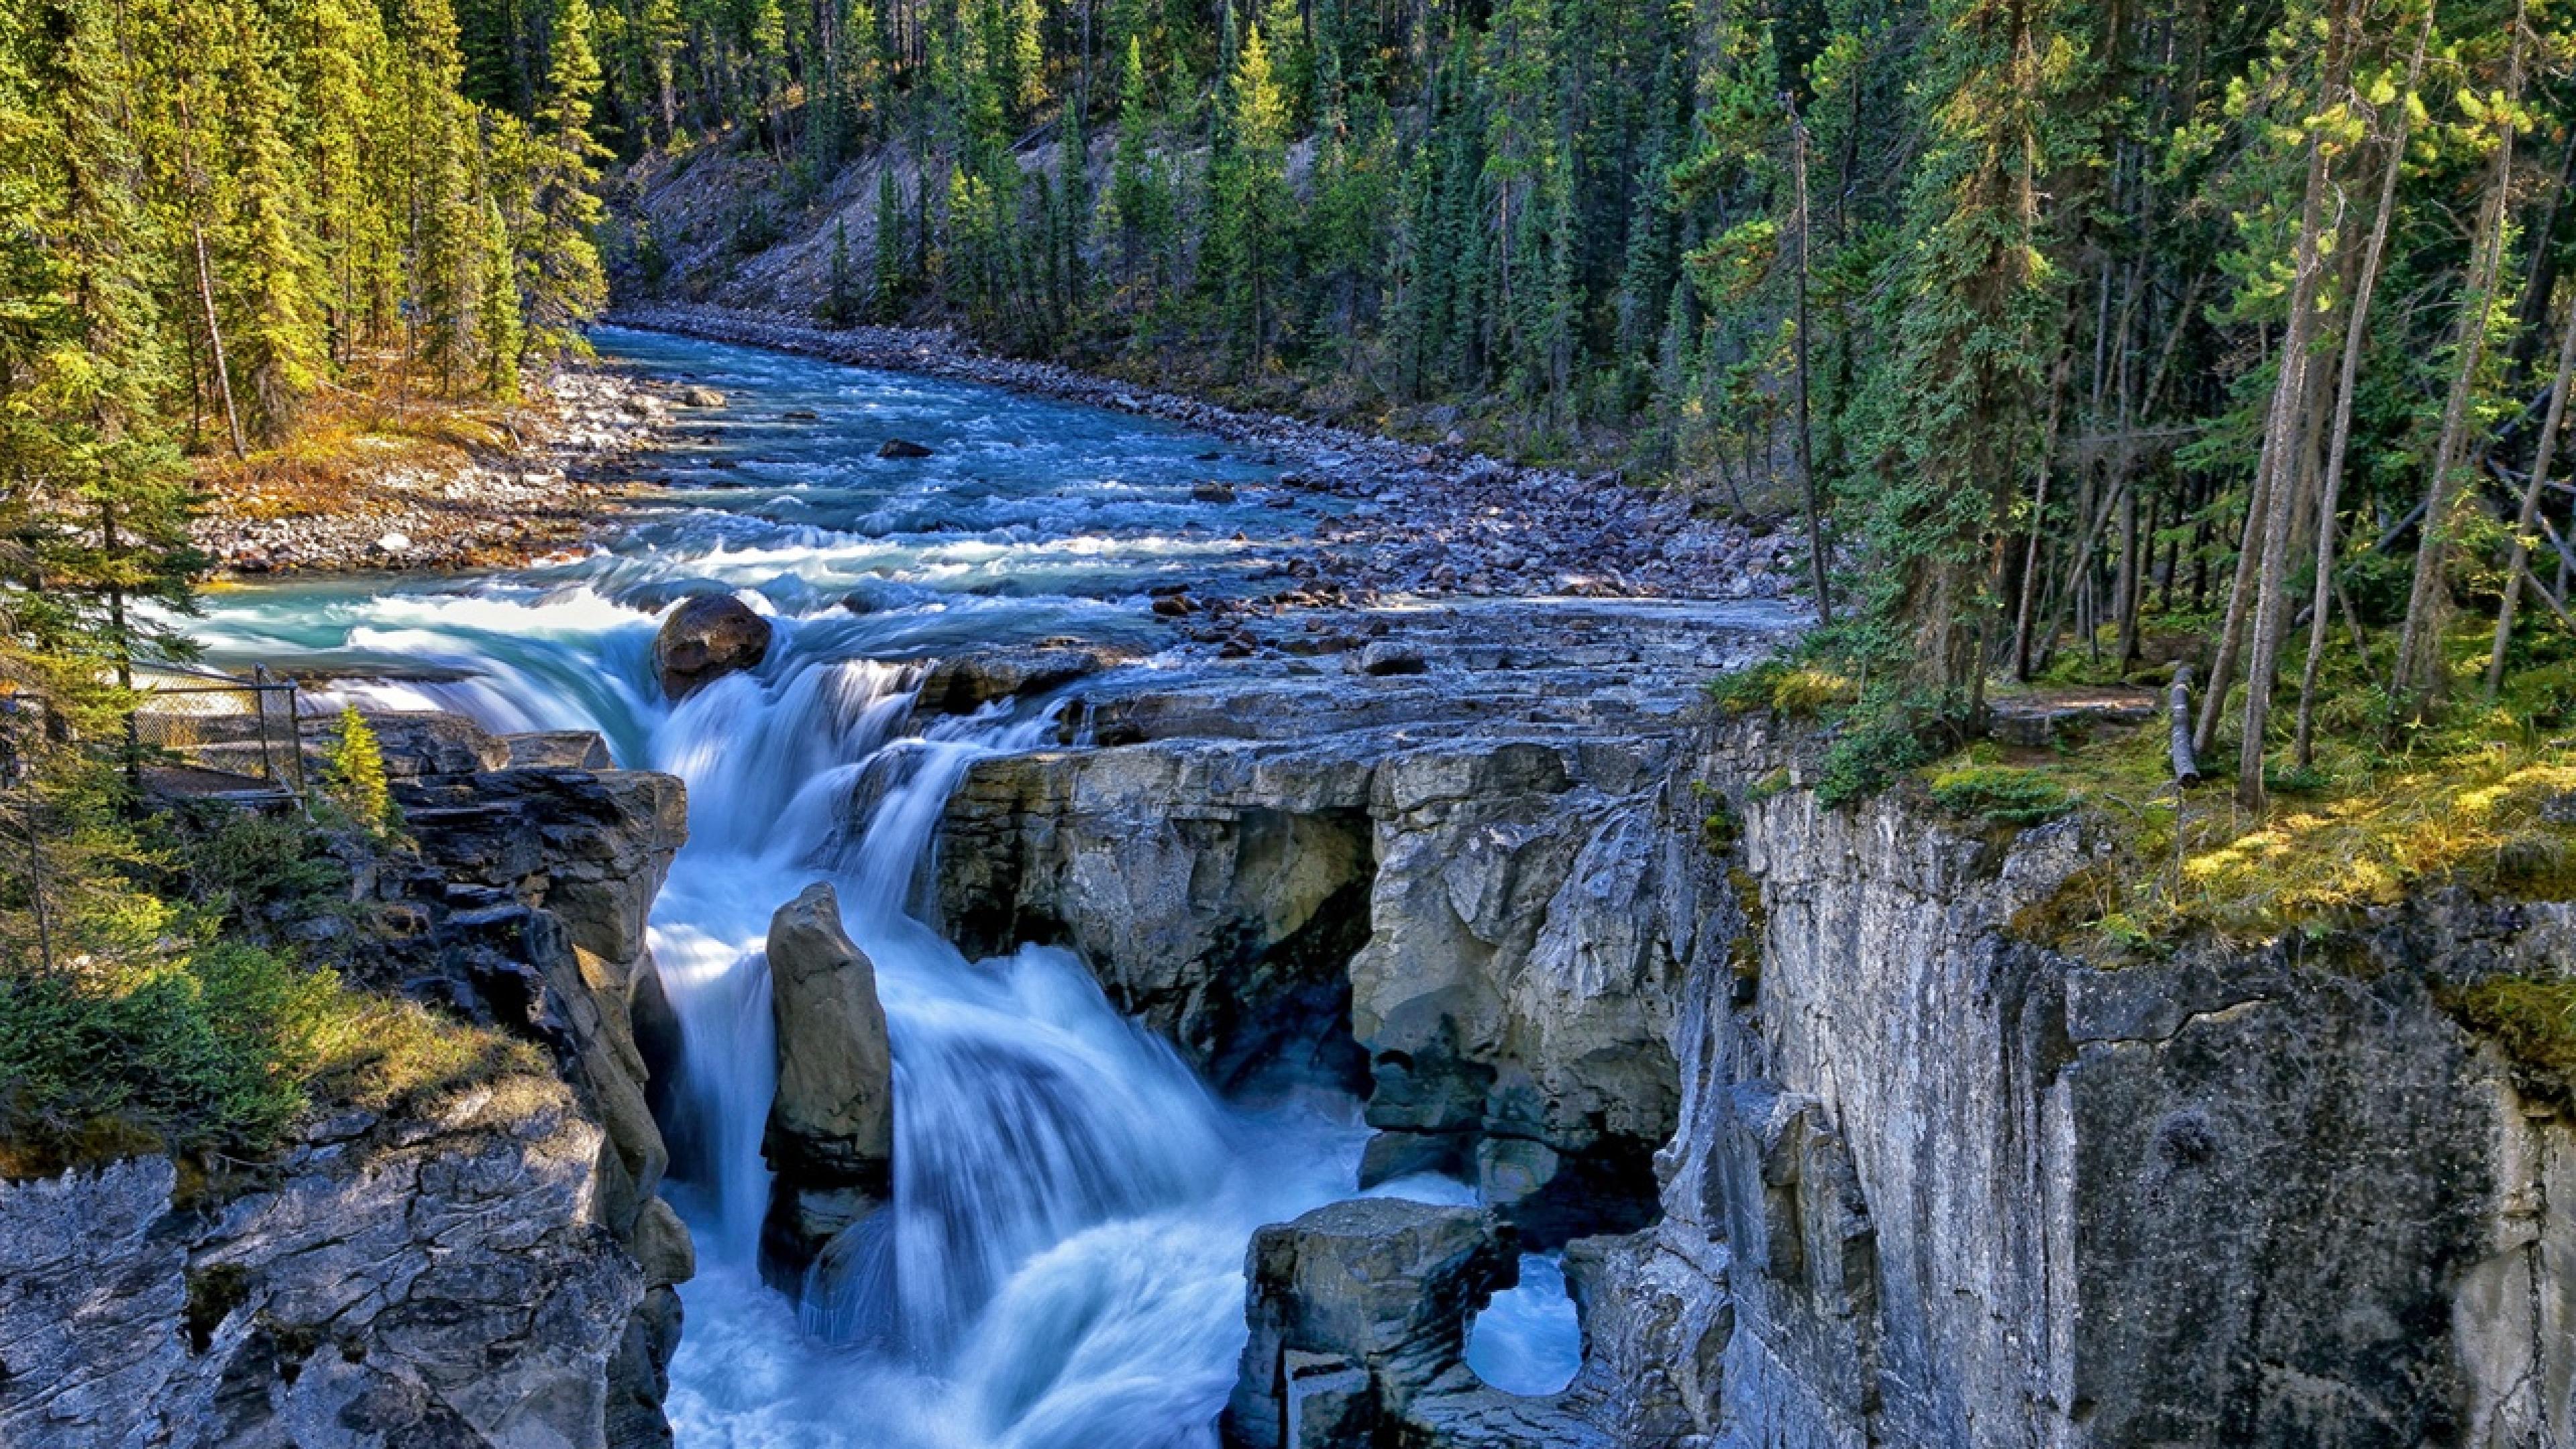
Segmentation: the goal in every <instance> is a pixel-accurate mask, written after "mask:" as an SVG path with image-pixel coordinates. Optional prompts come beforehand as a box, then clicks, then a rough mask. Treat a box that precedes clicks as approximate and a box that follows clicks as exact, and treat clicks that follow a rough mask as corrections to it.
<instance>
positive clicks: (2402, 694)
mask: <svg viewBox="0 0 2576 1449" xmlns="http://www.w3.org/2000/svg"><path fill="white" fill-rule="evenodd" d="M2527 8H2528V0H2516V3H2515V5H2514V10H2513V35H2512V38H2511V42H2510V47H2511V48H2510V50H2509V52H2508V56H2509V58H2508V59H2507V61H2506V62H2505V97H2506V102H2507V104H2509V105H2511V104H2519V103H2520V101H2521V100H2522V56H2523V36H2524V30H2525V25H2524V21H2525V19H2526V15H2525V12H2526V10H2527ZM2501 130H2502V135H2501V137H2500V139H2499V140H2498V142H2497V144H2496V160H2495V170H2494V173H2493V178H2492V179H2491V180H2490V181H2489V182H2488V184H2487V195H2486V201H2485V203H2484V204H2483V205H2482V206H2481V207H2480V208H2479V213H2478V231H2477V239H2476V243H2475V246H2474V248H2473V251H2472V254H2471V256H2470V261H2469V277H2468V295H2467V296H2466V297H2465V298H2464V299H2463V300H2462V302H2461V304H2460V366H2459V370H2458V372H2457V373H2455V374H2454V375H2453V377H2452V379H2451V395H2450V399H2449V401H2447V402H2446V403H2445V404H2444V405H2443V408H2442V435H2441V440H2440V442H2439V443H2438V444H2436V445H2435V447H2434V450H2433V476H2432V478H2431V479H2430V480H2429V481H2428V482H2427V483H2426V484H2425V489H2424V532H2423V541H2422V542H2421V543H2419V544H2418V545H2417V546H2416V549H2415V579H2414V584H2413V587H2411V588H2410V589H2408V590H2407V595H2406V626H2405V628H2404V630H2403V631H2402V632H2401V633H2400V634H2399V635H2398V640H2397V661H2396V666H2395V669H2394V670H2393V671H2392V673H2391V674H2390V677H2389V694H2390V696H2391V698H2392V700H2393V701H2394V702H2395V703H2396V704H2397V705H2398V707H2399V708H2401V709H2402V710H2404V711H2405V713H2406V715H2407V717H2408V718H2410V719H2416V720H2421V719H2423V718H2424V717H2425V716H2427V715H2429V714H2430V713H2432V711H2433V709H2434V707H2435V706H2436V705H2437V704H2438V703H2439V702H2440V699H2441V696H2442V694H2443V692H2444V689H2445V687H2446V686H2447V685H2448V684H2449V680H2448V678H2447V675H2448V672H2449V671H2448V669H2447V668H2446V667H2445V665H2444V662H2443V659H2442V626H2443V624H2444V622H2445V621H2446V620H2447V618H2448V616H2449V614H2450V603H2451V600H2450V581H2449V579H2448V577H2447V574H2448V573H2449V569H2450V562H2451V536H2452V519H2451V512H2452V509H2453V506H2454V505H2455V503H2456V501H2457V498H2458V490H2457V486H2456V485H2457V482H2458V475H2459V474H2460V473H2462V472H2464V471H2466V466H2467V453H2468V448H2469V430H2470V428H2471V426H2472V423H2473V419H2472V418H2471V416H2470V414H2471V412H2472V408H2471V404H2472V403H2473V402H2474V401H2475V398H2476V393H2477V377H2478V365H2479V363H2480V362H2481V361H2483V360H2484V358H2485V356H2486V340H2487V312H2488V308H2489V306H2490V304H2491V303H2492V302H2493V300H2494V297H2495V288H2496V279H2497V273H2498V271H2499V270H2500V269H2501V267H2502V266H2503V260H2504V227H2505V219H2506V213H2507V206H2506V201H2507V199H2508V197H2509V195H2510V193H2511V191H2512V189H2513V141H2514V127H2513V123H2512V122H2511V121H2510V120H2508V121H2507V122H2506V123H2505V124H2504V126H2503V127H2502V128H2501Z"/></svg>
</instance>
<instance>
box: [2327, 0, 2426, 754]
mask: <svg viewBox="0 0 2576 1449" xmlns="http://www.w3.org/2000/svg"><path fill="white" fill-rule="evenodd" d="M2432 34H2433V7H2432V6H2430V5H2427V6H2426V7H2424V26H2423V28H2422V29H2420V30H2418V31H2416V32H2415V56H2414V59H2412V60H2410V61H2408V62H2407V64H2406V88H2405V89H2404V90H2403V91H2401V92H2399V94H2398V101H2397V106H2396V111H2397V125H2396V129H2395V130H2394V131H2392V132H2391V133H2390V135H2389V138H2388V170H2387V172H2386V173H2385V174H2384V175H2382V176H2381V177H2380V181H2379V213H2378V215H2376V216H2374V217H2372V218H2371V219H2370V242H2369V245H2368V246H2366V247H2365V248H2363V250H2362V257H2361V275H2360V278H2359V279H2358V280H2357V281H2356V282H2355V283H2354V286H2353V294H2352V306H2351V307H2350V308H2349V309H2347V310H2348V312H2349V315H2348V316H2346V317H2345V318H2344V324H2343V366H2342V371H2341V375H2340V377H2339V378H2338V379H2337V381H2336V385H2335V414H2334V432H2333V435H2332V439H2331V441H2330V442H2328V444H2327V448H2326V471H2325V477H2324V480H2323V482H2322V483H2321V484H2320V486H2319V493H2318V497H2317V569H2316V572H2317V578H2316V588H2315V590H2314V592H2313V594H2312V596H2311V597H2310V599H2309V605H2308V607H2309V619H2308V658H2307V662H2306V663H2305V664H2303V665H2301V666H2300V669H2299V724H2298V732H2297V733H2298V746H2297V750H2298V756H2297V757H2298V762H2299V768H2301V769H2303V770H2304V769H2306V768H2307V767H2308V766H2309V765H2310V764H2311V763H2313V762H2314V761H2315V758H2316V718H2317V670H2318V667H2319V666H2320V665H2321V664H2322V663H2323V662H2324V660H2325V654H2326V632H2327V630H2326V616H2327V613H2328V610H2327V607H2326V605H2327V603H2328V602H2329V599H2328V594H2329V591H2330V590H2331V589H2333V587H2334V566H2335V507H2336V505H2337V503H2338V502H2339V501H2340V500H2341V497H2342V494H2343V465H2344V458H2345V455H2346V454H2347V453H2348V452H2349V451H2350V450H2351V445H2352V401H2353V391H2354V388H2355V387H2356V385H2357V384H2358V383H2359V381H2360V378H2361V354H2362V349H2363V348H2365V347H2367V346H2368V345H2369V342H2370V300H2371V297H2372V296H2373V295H2374V294H2375V293H2376V292H2377V291H2378V289H2379V266H2380V261H2381V258H2383V257H2384V256H2385V255H2386V254H2387V251H2388V221H2389V217H2390V216H2391V215H2392V214H2394V213H2395V211H2396V209H2397V177H2398V174H2399V173H2400V172H2401V171H2403V170H2404V169H2405V167H2406V133H2407V130H2408V129H2409V127H2410V126H2411V125H2412V123H2413V120H2414V113H2413V112H2412V111H2410V110H2408V109H2407V107H2406V104H2405V100H2406V97H2408V96H2411V95H2413V94H2414V93H2415V84H2416V82H2417V81H2419V80H2421V79H2422V78H2423V74H2424V47H2425V44H2426V42H2427V41H2429V40H2430V39H2431V38H2432ZM2352 623H2353V627H2354V629H2355V631H2356V633H2358V631H2359V629H2360V626H2361V621H2360V620H2358V619H2355V620H2353V621H2352ZM2356 647H2358V646H2357V645H2356Z"/></svg>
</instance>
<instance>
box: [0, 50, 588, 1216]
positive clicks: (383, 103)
mask: <svg viewBox="0 0 2576 1449" xmlns="http://www.w3.org/2000/svg"><path fill="white" fill-rule="evenodd" d="M589 23H590V22H589V20H588V19H587V17H586V14H585V12H584V11H582V9H581V8H580V0H569V3H567V4H565V5H563V6H560V7H558V8H556V9H554V10H553V11H552V12H551V13H550V14H549V15H548V17H547V26H546V36H547V40H548V46H547V63H546V66H545V69H544V70H543V72H542V73H541V74H540V75H539V76H538V77H537V78H536V79H535V81H534V83H533V85H532V88H531V90H530V92H529V95H528V96H527V97H526V99H525V103H524V104H523V105H520V106H518V107H516V108H509V107H501V106H494V105H486V104H482V103H479V102H477V101H475V100H472V99H469V97H468V95H467V92H466V75H467V73H466V70H465V67H464V58H463V52H462V51H461V50H460V49H459V32H458V29H457V23H456V19H455V17H454V15H453V14H452V13H450V11H449V10H448V9H447V7H446V5H445V4H444V0H427V3H420V4H409V3H406V4H398V5H395V6H392V7H388V8H382V9H380V8H379V7H378V6H376V5H375V4H374V3H372V0H354V3H352V0H319V3H312V4H302V3H299V4H266V3H260V0H240V3H234V0H141V3H119V4H108V3H102V0H32V3H27V4H13V5H10V6H7V7H5V8H0V790H5V794H6V797H7V799H6V807H5V811H0V813H5V815H6V818H7V824H6V827H5V833H6V836H7V838H8V840H9V842H10V845H9V848H8V865H7V867H6V868H5V869H0V968H5V969H0V1159H6V1160H7V1161H8V1162H11V1163H16V1164H20V1165H24V1164H27V1163H29V1162H38V1163H40V1162H41V1161H43V1160H44V1158H45V1156H46V1155H47V1154H49V1153H52V1152H55V1151H57V1150H100V1149H110V1148H117V1147H119V1146H131V1145H132V1143H133V1142H134V1141H135V1140H138V1139H139V1140H145V1141H149V1140H155V1139H160V1140H166V1141H168V1142H169V1143H171V1144H172V1145H174V1146H177V1145H204V1144H217V1143H231V1144H239V1143H241V1142H244V1141H248V1142H252V1143H256V1142H258V1141H260V1140H263V1138H264V1137H265V1135H266V1134H270V1133H273V1132H275V1131H276V1130H278V1128H279V1127H280V1126H281V1124H283V1123H285V1122H287V1121H290V1120H292V1118H293V1117H294V1116H295V1114H296V1113H298V1112H299V1111H301V1110H302V1108H303V1106H304V1103H305V1097H304V1095H303V1090H304V1083H305V1082H306V1081H307V1080H308V1079H311V1078H313V1077H314V1076H315V1075H316V1074H317V1073H323V1072H326V1071H330V1070H333V1069H335V1068H348V1067H351V1066H352V1065H353V1064H363V1065H364V1066H365V1068H366V1073H367V1075H368V1079H369V1081H370V1082H372V1083H376V1084H379V1085H380V1084H383V1083H387V1082H394V1081H399V1080H403V1079H406V1078H412V1079H418V1078H419V1077H420V1076H421V1073H420V1072H417V1071H415V1070H414V1069H415V1068H420V1069H425V1070H426V1073H427V1075H431V1076H434V1075H436V1074H437V1072H438V1071H439V1070H443V1069H444V1068H443V1067H435V1066H431V1065H430V1064H431V1062H432V1061H433V1059H435V1060H437V1061H441V1062H444V1063H445V1064H446V1065H447V1066H461V1065H463V1064H465V1063H467V1062H469V1061H470V1060H471V1059H473V1058H474V1057H475V1055H476V1054H477V1053H478V1052H479V1051H481V1050H482V1048H481V1046H479V1045H477V1044H476V1040H477V1039H475V1038H472V1037H470V1036H464V1037H460V1036H458V1035H456V1034H455V1033H454V1032H450V1031H448V1030H447V1029H445V1028H441V1027H436V1026H433V1025H432V1024H431V1023H430V1020H429V1018H428V1017H427V1015H426V1014H425V1013H423V1012H422V1011H421V1010H420V1009H419V1008H417V1007H413V1006H409V1005H408V1004H405V1003H398V1002H393V1001H388V1000H385V999H383V998H378V997H366V996H360V995H356V994H350V993H343V992H341V991H339V990H337V989H336V985H335V982H334V980H333V978H332V977H331V976H330V975H329V974H328V973H325V972H319V971H301V970H298V969H296V966H295V962H294V958H295V956H296V955H297V954H298V953H297V952H296V951H295V950H293V949H290V948H287V947H286V946H285V945H284V943H281V942H279V941H277V940H275V939H274V931H273V926H274V922H273V920H269V921H264V920H263V918H262V916H261V912H263V911H266V910H271V909H273V908H280V907H282V906H283V905H285V904H289V903H296V902H301V903H304V904H308V905H309V904H312V903H314V902H316V901H320V902H324V903H327V902H328V901H329V900H330V899H331V898H332V897H333V896H334V895H335V893H336V894H341V895H345V894H346V893H347V891H348V890H349V884H348V882H349V878H350V873H351V871H352V870H353V869H355V870H357V871H359V872H360V873H364V871H365V870H367V869H369V868H370V867H368V866H367V865H366V863H365V861H366V857H367V856H368V855H369V854H370V853H371V852H373V851H375V850H376V849H378V848H379V847H383V846H388V845H390V844H391V843H392V841H393V833H392V832H393V827H392V825H391V824H390V823H389V822H388V820H387V819H386V818H385V815H384V807H383V803H382V793H383V791H382V779H381V773H380V771H381V766H377V767H376V768H377V770H378V772H379V773H378V775H377V777H376V785H375V788H374V791H373V799H374V802H375V803H374V805H373V806H372V807H370V806H368V805H367V804H366V803H365V802H366V800H367V798H368V792H366V791H365V790H360V791H358V793H357V794H356V795H355V796H351V797H349V798H350V799H351V800H352V801H353V802H354V803H353V804H352V805H351V806H349V807H347V808H344V807H343V806H341V805H340V804H337V803H334V802H337V801H339V800H340V799H341V798H342V795H343V793H344V792H342V791H340V790H339V789H338V788H337V787H336V786H335V787H334V788H333V789H332V790H329V791H326V792H323V798H322V799H321V801H320V806H319V808H320V811H321V813H322V814H323V816H324V817H325V819H326V822H327V823H329V824H330V825H331V826H332V827H333V828H334V830H335V831H336V832H337V837H336V841H335V842H333V843H331V846H332V848H326V842H325V841H324V840H322V839H321V838H320V837H318V836H316V835H314V834H313V833H312V832H310V831H309V830H300V829H289V828H287V827H285V826H282V825H279V824H276V823H273V822H269V821H264V820H261V819H258V818H255V817H253V818H245V819H241V820H237V821H227V820H225V819H223V818H221V813H220V812H218V816H217V817H216V818H213V819H196V818H194V817H191V816H189V815H188V814H187V813H186V812H184V811H183V812H179V813H176V814H173V813H172V812H170V811H169V810H167V809H160V810H151V811H147V810H146V809H145V808H144V807H143V802H142V801H141V800H140V799H139V798H138V794H139V792H138V789H137V785H138V782H139V781H140V779H141V777H142V772H143V769H144V768H145V766H146V765H147V764H149V763H151V762H153V760H154V759H155V757H154V756H153V754H152V752H151V751H150V750H149V749H148V748H147V747H146V745H145V743H144V742H143V741H141V740H140V739H138V737H137V733H136V729H135V726H134V724H133V716H132V710H133V706H134V704H135V701H136V699H137V697H138V696H137V694H136V690H135V686H136V669H137V666H138V665H144V664H164V665H166V664H168V663H171V662H173V661H184V660H185V659H186V658H187V657H188V656H189V654H190V652H191V648H190V645H189V642H188V640H187V638H186V634H185V630H184V622H185V617H186V615H187V613H188V612H189V611H190V609H191V608H192V607H193V602H192V601H193V598H194V593H195V589H196V585H197V582H198V577H199V575H200V573H201V572H202V571H203V570H204V568H205V567H206V564H207V560H206V559H205V558H204V557H202V556H201V555H200V554H199V552H198V551H197V550H196V548H195V547H193V545H192V544H191V541H190V533H189V522H190V518H191V516H192V514H194V513H195V512H196V511H197V509H198V507H199V506H200V504H201V502H202V498H201V495H200V492H199V484H200V481H201V480H202V478H203V477H204V475H205V473H206V472H207V470H208V469H209V468H212V467H217V466H224V465H228V464H230V463H234V462H238V461H239V460H240V459H242V458H244V457H245V456H249V457H252V458H254V459H256V458H258V457H259V456H260V455H261V454H263V453H264V452H270V451H275V450H279V449H285V448H289V447H292V446H295V445H297V444H298V443H299V442H300V441H302V440H303V438H304V435H305V434H306V433H308V432H311V431H314V428H313V426H312V425H313V424H315V423H316V421H317V420H318V419H319V418H320V417H321V415H323V414H327V413H333V412H344V411H350V410H353V409H354V410H357V411H361V412H366V411H370V410H376V409H379V408H380V407H381V408H390V407H392V406H396V405H399V406H401V407H404V408H406V409H408V410H410V411H411V412H412V413H413V415H414V416H415V417H417V415H418V413H419V411H420V410H421V409H422V408H423V407H424V406H426V407H428V408H429V409H431V410H433V411H434V410H435V409H437V408H441V407H450V406H454V405H457V404H459V403H461V402H463V401H466V400H470V399H510V398H515V397H516V396H517V394H518V389H519V382H520V376H521V369H522V367H523V365H526V364H528V363H530V362H534V361H541V360H543V359H545V358H548V357H551V356H554V355H556V354H559V353H562V352H564V351H567V350H571V349H577V348H579V347H581V346H582V343H581V339H580V335H579V332H578V330H577V329H578V327H579V325H580V324H581V323H582V322H583V321H585V320H586V319H587V318H588V317H589V316H591V315H592V314H593V313H594V312H595V311H596V310H597V308H598V307H599V305H600V304H601V302H602V301H603V300H604V281H603V276H602V272H601V267H600V260H599V254H598V251H597V249H596V247H595V245H594V242H593V237H592V231H593V228H594V226H595V225H596V223H597V220H598V218H599V215H600V203H599V201H598V199H597V196H596V193H595V191H594V189H593V188H594V184H595V180H596V176H597V164H598V162H599V161H600V160H601V159H603V158H604V155H605V153H604V152H603V151H602V150H601V149H600V148H599V147H598V146H597V144H596V143H595V142H594V141H593V140H592V139H591V135H590V124H591V108H592V105H593V100H594V97H595V96H596V94H597V93H598V91H599V88H600V77H599V69H598V64H597V61H596V60H595V58H594V56H593V53H592V51H591V49H590V47H589V42H588V40H587V38H586V34H585V32H586V29H587V27H588V25H589ZM340 441H341V442H345V441H346V440H345V439H341V440H340ZM287 727H288V728H290V729H291V728H292V726H291V725H289V726H287ZM372 748H373V747H372V745H368V746H367V747H366V749H364V750H358V751H356V752H355V753H353V754H351V755H350V757H349V758H350V759H351V761H352V762H353V768H354V767H358V766H364V765H365V763H366V760H367V758H368V757H369V756H368V752H369V751H371V750H372ZM165 803H166V802H165ZM334 849H336V850H337V851H338V855H336V856H335V854H334V853H333V851H334ZM340 909H343V910H346V909H348V908H347V907H346V906H345V905H344V906H342V907H341V908H340ZM303 954H304V955H305V956H306V958H307V959H306V962H305V964H307V965H311V966H319V965H322V964H324V962H323V960H322V957H323V956H324V955H327V953H315V952H306V953H303ZM405 1053H413V1055H412V1056H411V1057H409V1058H408V1061H409V1065H408V1066H406V1065H404V1064H403V1062H404V1060H405V1058H404V1054H405ZM344 1085H347V1084H346V1083H344ZM376 1089H377V1087H376V1086H369V1087H367V1088H366V1089H365V1090H368V1091H374V1090H376ZM84 1144H86V1146H85V1149H84Z"/></svg>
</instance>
